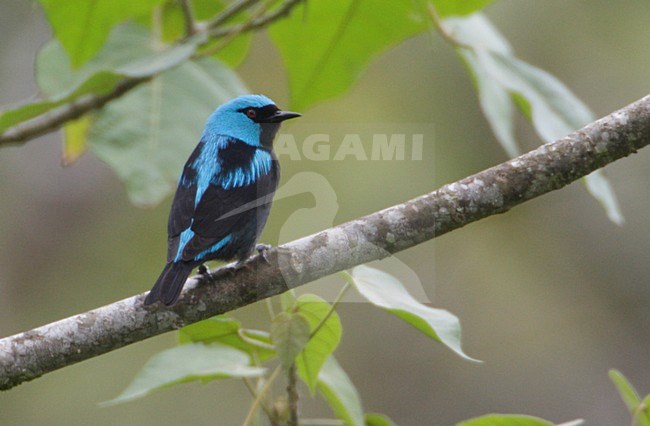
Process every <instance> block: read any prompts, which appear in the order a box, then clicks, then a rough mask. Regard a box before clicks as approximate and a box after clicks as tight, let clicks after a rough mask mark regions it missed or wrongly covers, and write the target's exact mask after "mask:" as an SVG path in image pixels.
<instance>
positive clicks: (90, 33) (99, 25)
mask: <svg viewBox="0 0 650 426" xmlns="http://www.w3.org/2000/svg"><path fill="white" fill-rule="evenodd" d="M163 1H164V0H138V1H132V0H93V1H88V0H66V1H61V0H40V2H41V4H42V5H43V9H45V14H46V15H47V19H48V21H49V23H50V25H51V26H52V29H53V30H54V33H55V34H56V36H57V38H58V39H59V41H60V42H61V44H62V45H63V47H64V48H65V50H66V52H67V54H68V56H69V58H70V62H71V64H72V66H73V67H74V68H78V67H80V66H81V65H83V64H84V63H85V62H86V61H88V60H89V59H90V58H92V57H93V56H94V55H95V54H96V53H97V52H98V51H99V50H100V49H101V47H102V46H103V45H104V42H105V41H106V39H107V38H108V34H109V33H110V31H111V29H112V28H113V26H114V25H116V24H118V23H120V22H123V21H126V20H128V19H131V18H135V17H138V16H141V15H145V14H149V13H151V11H152V10H153V8H154V7H156V6H157V5H158V4H160V3H162V2H163Z"/></svg>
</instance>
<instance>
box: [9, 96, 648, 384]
mask: <svg viewBox="0 0 650 426" xmlns="http://www.w3.org/2000/svg"><path fill="white" fill-rule="evenodd" d="M648 144H650V96H646V97H644V98H643V99H641V100H639V101H637V102H635V103H633V104H631V105H628V106H627V107H625V108H623V109H621V110H619V111H616V112H614V113H612V114H610V115H608V116H606V117H604V118H602V119H600V120H598V121H596V122H594V123H591V124H589V125H587V126H585V127H584V128H582V129H580V130H578V131H576V132H574V133H572V134H570V135H568V136H566V137H565V138H563V139H561V140H558V141H556V142H553V143H550V144H546V145H543V146H541V147H540V148H538V149H536V150H534V151H531V152H529V153H527V154H524V155H522V156H520V157H517V158H515V159H513V160H510V161H507V162H505V163H502V164H499V165H497V166H494V167H492V168H490V169H487V170H484V171H482V172H480V173H477V174H475V175H473V176H470V177H467V178H465V179H462V180H460V181H458V182H454V183H451V184H448V185H445V186H443V187H442V188H440V189H438V190H436V191H434V192H431V193H429V194H426V195H423V196H420V197H418V198H415V199H413V200H410V201H407V202H405V203H402V204H399V205H396V206H393V207H389V208H387V209H385V210H382V211H379V212H376V213H372V214H370V215H368V216H365V217H362V218H359V219H356V220H353V221H351V222H347V223H344V224H341V225H339V226H336V227H333V228H330V229H328V230H325V231H322V232H319V233H317V234H314V235H311V236H308V237H304V238H301V239H299V240H296V241H293V242H290V243H287V244H285V245H283V246H280V247H278V248H277V249H273V250H272V251H271V252H270V253H269V262H268V263H267V262H265V261H264V260H263V259H261V258H260V257H259V256H258V257H255V258H253V259H251V260H250V262H249V264H248V265H247V268H244V269H241V270H239V271H238V272H237V273H235V274H231V273H229V272H227V271H225V270H224V269H223V268H222V269H220V270H217V271H216V272H215V273H214V274H212V278H213V280H214V284H213V285H212V284H211V285H202V284H201V283H199V282H198V279H196V278H195V279H194V280H191V281H190V283H188V284H187V285H186V287H187V289H186V291H185V292H184V294H183V296H182V298H181V300H180V301H179V303H178V304H177V305H176V306H174V307H173V308H171V309H165V308H158V306H152V307H150V308H149V309H145V308H144V307H143V306H142V300H143V297H144V295H143V294H140V295H137V296H134V297H130V298H127V299H124V300H121V301H119V302H116V303H113V304H110V305H107V306H104V307H101V308H98V309H95V310H92V311H89V312H85V313H82V314H79V315H75V316H73V317H70V318H67V319H63V320H60V321H57V322H54V323H51V324H48V325H45V326H42V327H39V328H36V329H33V330H30V331H27V332H24V333H20V334H17V335H14V336H10V337H6V338H4V339H2V340H0V389H10V388H12V387H14V386H16V385H18V384H20V383H22V382H25V381H29V380H32V379H34V378H36V377H39V376H41V375H43V374H45V373H47V372H50V371H54V370H56V369H58V368H62V367H65V366H67V365H70V364H73V363H76V362H79V361H82V360H85V359H88V358H92V357H94V356H97V355H100V354H103V353H106V352H109V351H111V350H114V349H117V348H120V347H122V346H125V345H128V344H130V343H133V342H137V341H140V340H144V339H146V338H148V337H152V336H155V335H157V334H161V333H164V332H167V331H170V330H174V329H177V328H180V327H182V326H184V325H187V324H190V323H193V322H196V321H200V320H203V319H206V318H209V317H211V316H214V315H217V314H221V313H224V312H228V311H230V310H233V309H236V308H239V307H242V306H245V305H248V304H250V303H253V302H256V301H258V300H261V299H264V298H267V297H270V296H273V295H276V294H279V293H282V292H284V291H286V290H288V289H290V288H294V287H297V286H300V285H303V284H306V283H308V282H311V281H313V280H315V279H318V278H321V277H324V276H326V275H330V274H332V273H334V272H337V271H341V270H344V269H347V268H350V267H353V266H356V265H359V264H362V263H366V262H369V261H372V260H377V259H382V258H384V257H387V256H389V255H390V254H392V253H396V252H398V251H401V250H405V249H407V248H410V247H413V246H415V245H418V244H421V243H423V242H425V241H428V240H430V239H432V238H434V237H437V236H440V235H443V234H445V233H447V232H450V231H452V230H454V229H458V228H461V227H463V226H465V225H467V224H469V223H472V222H474V221H477V220H479V219H482V218H484V217H488V216H491V215H494V214H498V213H504V212H506V211H508V210H510V209H511V208H512V207H514V206H516V205H518V204H521V203H523V202H525V201H527V200H530V199H532V198H535V197H538V196H540V195H543V194H545V193H547V192H550V191H553V190H556V189H559V188H562V187H564V186H566V185H568V184H569V183H571V182H573V181H575V180H577V179H579V178H581V177H583V176H586V175H587V174H589V173H591V172H593V171H594V170H597V169H599V168H601V167H603V166H605V165H607V164H609V163H611V162H613V161H615V160H617V159H620V158H623V157H625V156H628V155H630V154H632V153H635V152H636V151H637V150H639V149H641V148H643V147H644V146H646V145H648Z"/></svg>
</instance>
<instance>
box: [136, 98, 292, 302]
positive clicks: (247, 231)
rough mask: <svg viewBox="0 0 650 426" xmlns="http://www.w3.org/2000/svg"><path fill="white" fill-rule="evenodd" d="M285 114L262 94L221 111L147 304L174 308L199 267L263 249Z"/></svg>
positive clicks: (175, 213)
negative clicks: (261, 243)
mask: <svg viewBox="0 0 650 426" xmlns="http://www.w3.org/2000/svg"><path fill="white" fill-rule="evenodd" d="M299 116H300V114H297V113H294V112H288V111H281V110H280V109H278V107H277V106H276V105H275V103H274V102H273V101H272V100H271V99H269V98H267V97H266V96H262V95H244V96H240V97H238V98H235V99H233V100H231V101H229V102H227V103H225V104H223V105H221V106H220V107H219V108H217V109H216V110H215V111H214V113H212V115H210V117H209V118H208V120H207V122H206V125H205V130H204V131H203V134H202V135H201V139H200V141H199V143H198V145H197V147H196V148H195V149H194V152H192V154H191V155H190V158H189V159H188V160H187V162H186V163H185V167H184V169H183V172H182V174H181V176H180V178H179V180H178V188H177V189H176V194H175V196H174V200H173V202H172V207H171V212H170V214H169V221H168V225H167V233H168V251H167V263H166V265H165V268H164V269H163V271H162V273H161V274H160V276H159V277H158V280H157V281H156V282H155V284H154V286H153V288H152V289H151V291H150V292H149V294H148V295H147V297H146V299H145V302H144V303H145V305H150V304H152V303H154V302H156V301H160V302H162V303H163V304H164V305H173V304H174V303H176V301H177V300H178V298H179V296H180V294H181V290H182V289H183V285H184V284H185V281H186V280H187V277H188V276H189V275H190V273H191V272H192V270H193V269H194V268H195V267H197V266H200V265H202V264H203V263H204V262H206V261H209V260H225V261H228V260H233V259H235V260H238V261H243V260H245V259H246V258H248V257H249V256H250V255H251V254H252V252H253V251H254V250H255V246H256V244H257V240H258V238H259V236H260V234H261V233H262V229H263V228H264V225H265V224H266V219H267V217H268V215H269V210H270V208H271V202H272V199H273V194H274V192H275V190H276V188H277V185H278V181H279V179H280V166H279V164H278V161H277V158H276V157H275V154H274V153H273V139H274V138H275V135H276V133H277V131H278V129H279V128H280V124H281V123H282V121H284V120H287V119H290V118H295V117H299Z"/></svg>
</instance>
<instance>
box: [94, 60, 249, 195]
mask: <svg viewBox="0 0 650 426" xmlns="http://www.w3.org/2000/svg"><path fill="white" fill-rule="evenodd" d="M245 91H246V90H245V88H244V86H243V84H242V83H241V81H240V80H239V79H238V78H237V76H236V75H235V74H234V73H233V72H232V71H231V70H230V69H229V68H227V67H226V66H224V65H222V64H221V63H219V62H217V61H215V60H213V59H211V58H204V59H200V60H196V61H188V62H185V63H183V64H182V65H180V66H178V67H176V68H173V69H171V70H168V71H166V72H164V73H162V74H160V75H158V76H156V77H155V78H154V80H153V81H152V82H151V84H147V85H146V86H140V87H137V88H136V89H134V90H132V91H130V92H129V93H127V94H126V95H125V96H123V97H121V98H120V99H117V100H115V101H113V102H111V103H109V104H108V105H106V106H105V107H104V109H103V110H102V112H101V113H100V114H98V116H97V119H96V121H95V124H94V126H93V128H92V130H91V132H90V135H89V138H88V142H89V145H90V148H91V150H92V152H93V153H94V154H95V155H97V157H99V158H100V159H102V160H103V161H105V162H106V163H107V164H108V165H109V166H111V168H112V169H113V170H114V171H115V173H117V175H118V176H119V177H120V179H122V181H123V182H124V183H125V185H126V189H127V192H128V194H129V197H130V198H131V200H132V201H133V202H134V203H135V204H137V205H153V204H156V203H158V202H160V201H161V200H163V199H164V198H165V197H166V196H167V195H168V194H169V193H170V192H171V191H172V190H173V189H174V188H175V187H176V183H177V181H178V175H179V174H180V171H181V169H182V167H183V164H184V161H185V159H186V158H187V157H189V155H190V153H191V151H192V149H193V148H194V147H195V146H196V144H197V142H198V140H199V137H200V136H201V132H202V130H203V126H204V123H205V120H206V119H207V117H208V116H209V115H210V114H211V113H212V111H213V110H214V108H215V107H216V106H217V105H219V104H221V103H223V102H226V101H228V100H229V99H231V98H233V97H235V96H237V95H239V94H241V93H244V92H245Z"/></svg>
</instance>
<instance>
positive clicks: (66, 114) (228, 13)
mask: <svg viewBox="0 0 650 426" xmlns="http://www.w3.org/2000/svg"><path fill="white" fill-rule="evenodd" d="M301 1H303V0H286V1H285V2H284V3H282V5H281V6H280V7H278V8H277V9H276V10H274V11H273V12H270V13H268V14H267V15H264V16H261V17H259V18H257V19H253V20H252V21H251V22H245V23H243V24H237V25H232V26H228V27H224V28H221V27H220V26H219V24H222V23H224V22H225V21H227V20H228V19H229V18H231V17H232V16H233V15H235V14H236V13H239V12H240V11H241V10H242V9H243V8H245V7H248V6H250V5H252V4H255V3H256V2H257V0H242V1H239V2H237V3H235V4H233V5H232V7H230V8H229V9H226V10H225V11H224V12H223V13H222V14H221V15H219V16H217V17H216V18H215V20H213V21H212V22H208V23H201V22H198V23H194V24H193V25H191V24H192V23H191V22H190V20H191V19H192V16H191V9H189V4H188V3H187V2H186V1H184V0H182V1H181V5H182V6H183V12H184V14H185V18H186V31H188V32H189V31H190V25H191V26H192V28H191V32H192V33H195V32H199V31H205V32H207V33H208V35H209V37H210V38H212V39H219V38H223V37H229V40H231V38H234V36H236V35H239V34H242V33H245V32H249V31H253V30H257V29H260V28H263V27H265V26H267V25H269V24H271V23H272V22H274V21H276V20H278V19H280V18H283V17H285V16H287V15H288V14H289V13H290V12H291V10H292V9H293V8H294V7H295V6H296V5H297V4H298V3H300V2H301ZM221 47H223V46H221ZM150 79H151V77H147V78H127V79H124V80H122V81H121V82H119V83H118V84H117V86H116V87H115V89H114V90H113V91H112V92H110V93H108V94H105V95H95V94H89V95H85V96H82V97H80V98H78V99H76V100H74V101H72V102H70V103H69V104H66V105H62V106H60V107H58V108H55V109H53V110H51V111H48V112H46V113H44V114H42V115H39V116H37V117H35V118H32V119H31V120H27V121H24V122H22V123H20V124H17V125H15V126H13V127H11V128H9V129H7V130H5V131H4V132H2V133H0V146H2V145H5V144H13V143H21V142H26V141H28V140H30V139H33V138H35V137H38V136H42V135H44V134H47V133H50V132H53V131H55V130H57V129H59V128H60V127H61V126H62V125H64V124H65V123H67V122H68V121H71V120H74V119H76V118H79V117H81V116H82V115H84V114H87V113H89V112H91V111H93V110H95V109H99V108H101V107H103V106H104V105H106V104H107V103H108V102H110V101H112V100H113V99H117V98H119V97H120V96H122V95H124V94H125V93H127V92H128V91H130V90H131V89H133V88H135V87H136V86H138V85H140V84H141V83H144V82H145V81H148V80H150Z"/></svg>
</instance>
